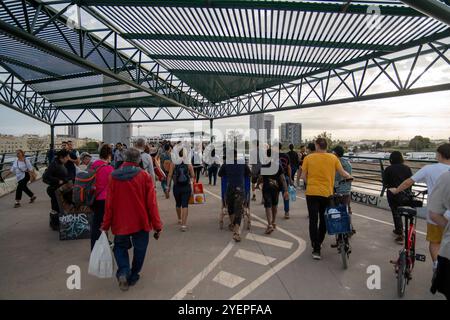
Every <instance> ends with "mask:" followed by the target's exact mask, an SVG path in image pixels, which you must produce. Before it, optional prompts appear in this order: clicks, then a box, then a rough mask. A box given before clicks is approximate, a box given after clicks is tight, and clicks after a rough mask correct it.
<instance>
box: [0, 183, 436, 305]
mask: <svg viewBox="0 0 450 320" xmlns="http://www.w3.org/2000/svg"><path fill="white" fill-rule="evenodd" d="M31 189H32V190H34V191H35V192H36V194H37V196H38V200H37V201H36V203H35V204H32V205H30V204H26V203H25V202H24V204H23V207H22V208H20V209H14V208H13V207H12V206H13V199H14V196H13V195H12V194H10V195H7V196H5V197H2V198H0V252H1V258H0V270H1V273H0V298H1V299H258V300H260V299H263V300H264V299H396V278H395V275H394V272H393V266H392V265H391V264H390V263H389V261H390V260H391V259H394V258H395V257H396V255H397V254H398V250H399V249H400V246H398V245H397V244H395V242H394V241H393V239H394V237H393V235H392V229H393V227H392V224H391V216H390V213H389V212H387V211H384V210H380V209H376V208H371V207H366V206H362V205H357V204H354V205H353V210H354V213H355V214H354V218H353V219H354V225H355V227H356V229H357V234H356V235H355V236H354V237H353V239H352V247H353V253H352V254H351V257H350V265H349V269H348V270H343V269H342V267H341V262H340V257H339V255H338V254H337V251H336V249H331V248H330V244H331V243H332V240H333V239H332V237H327V239H326V241H325V243H324V246H323V260H322V261H314V260H312V258H311V250H310V245H309V237H308V220H307V212H306V203H305V201H304V198H303V195H302V194H301V193H299V194H298V200H297V201H296V202H294V203H291V219H290V220H284V219H282V218H281V219H279V220H278V230H276V231H275V232H274V233H273V234H272V235H270V236H266V235H264V227H265V226H264V210H263V207H262V206H261V205H260V204H259V203H260V197H258V200H257V201H256V202H252V209H251V213H252V228H251V230H250V231H247V230H244V231H243V238H244V239H243V241H242V242H241V243H238V244H235V243H234V242H233V241H231V233H230V232H229V231H227V230H219V228H218V214H219V212H220V200H219V199H218V195H219V194H220V190H219V188H218V187H210V186H206V189H207V203H206V204H203V205H193V206H191V207H190V210H189V211H190V216H189V220H188V222H189V231H188V232H186V233H182V232H180V231H179V228H178V225H177V219H176V214H175V211H174V200H173V199H172V198H171V199H169V200H166V199H164V197H163V195H162V194H159V195H158V201H159V205H160V210H161V217H162V220H163V222H164V224H165V228H164V232H163V234H162V235H161V238H160V240H159V241H155V240H153V238H152V240H151V242H150V245H149V250H148V255H147V260H146V262H145V265H144V269H143V271H142V278H141V281H140V282H139V283H138V284H137V285H136V286H135V287H133V288H131V289H130V291H128V292H126V293H123V292H121V291H120V290H119V289H118V287H117V284H116V282H115V280H114V279H97V278H95V277H92V276H90V275H88V274H87V267H88V260H89V240H77V241H59V240H58V234H57V233H56V232H53V231H51V230H50V229H49V227H48V211H49V206H50V202H49V199H48V197H47V195H46V194H45V186H44V185H43V184H42V182H36V183H34V184H32V185H31ZM258 196H259V195H258ZM280 208H282V205H281V203H280ZM281 216H282V215H280V217H281ZM418 230H419V231H420V232H421V233H420V234H419V235H418V241H417V247H418V249H417V251H418V252H420V253H426V254H427V255H428V251H427V243H426V242H425V236H424V231H425V222H424V221H422V220H419V222H418ZM70 265H78V266H80V268H81V270H82V279H81V287H82V288H81V290H68V289H67V287H66V280H67V277H68V276H69V275H68V274H66V269H67V267H68V266H70ZM370 265H377V266H379V267H380V269H381V289H380V290H369V289H368V288H367V285H366V281H367V278H368V276H369V275H368V274H367V273H366V270H367V267H368V266H370ZM413 277H414V279H413V281H412V282H411V283H410V285H409V286H408V288H407V293H406V297H405V298H407V299H408V298H410V299H442V297H441V296H439V295H437V296H433V295H432V294H431V293H429V285H430V279H431V263H430V262H429V261H428V262H425V263H420V262H418V263H417V264H416V269H415V270H414V275H413Z"/></svg>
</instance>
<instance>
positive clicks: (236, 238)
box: [233, 232, 241, 242]
mask: <svg viewBox="0 0 450 320" xmlns="http://www.w3.org/2000/svg"><path fill="white" fill-rule="evenodd" d="M233 240H234V241H236V242H241V236H240V234H239V233H237V232H235V233H234V234H233Z"/></svg>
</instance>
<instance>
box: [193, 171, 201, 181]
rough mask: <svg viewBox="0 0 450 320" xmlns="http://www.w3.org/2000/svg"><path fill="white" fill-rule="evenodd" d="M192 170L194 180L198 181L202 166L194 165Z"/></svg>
mask: <svg viewBox="0 0 450 320" xmlns="http://www.w3.org/2000/svg"><path fill="white" fill-rule="evenodd" d="M194 172H195V182H197V183H198V181H199V180H200V174H201V173H202V167H195V168H194Z"/></svg>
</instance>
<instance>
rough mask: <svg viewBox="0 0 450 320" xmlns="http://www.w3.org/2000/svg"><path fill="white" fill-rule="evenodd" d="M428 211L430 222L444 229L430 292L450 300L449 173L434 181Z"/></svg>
mask: <svg viewBox="0 0 450 320" xmlns="http://www.w3.org/2000/svg"><path fill="white" fill-rule="evenodd" d="M428 210H429V215H430V218H431V220H433V222H434V223H436V225H438V226H440V227H441V228H443V229H444V232H443V234H442V239H441V246H440V249H439V252H438V255H437V266H436V271H435V273H434V275H433V280H432V286H431V290H430V291H431V293H433V294H435V293H436V292H440V293H442V294H443V295H444V296H445V298H446V299H447V300H450V222H449V220H450V214H449V213H450V171H447V172H445V173H443V174H441V175H440V177H439V179H438V180H437V181H436V184H435V187H434V189H433V193H432V194H431V196H430V198H429V203H428Z"/></svg>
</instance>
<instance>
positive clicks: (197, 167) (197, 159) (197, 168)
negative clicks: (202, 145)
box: [191, 150, 203, 183]
mask: <svg viewBox="0 0 450 320" xmlns="http://www.w3.org/2000/svg"><path fill="white" fill-rule="evenodd" d="M191 163H192V166H193V167H194V173H195V182H196V183H199V182H200V174H201V173H202V169H203V160H202V156H201V154H200V153H199V152H198V151H197V150H193V154H192V159H191Z"/></svg>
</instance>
